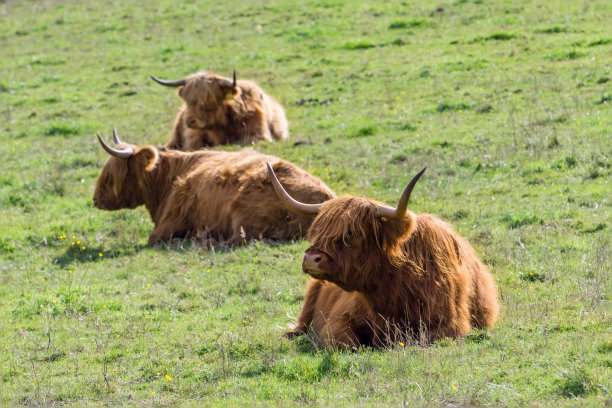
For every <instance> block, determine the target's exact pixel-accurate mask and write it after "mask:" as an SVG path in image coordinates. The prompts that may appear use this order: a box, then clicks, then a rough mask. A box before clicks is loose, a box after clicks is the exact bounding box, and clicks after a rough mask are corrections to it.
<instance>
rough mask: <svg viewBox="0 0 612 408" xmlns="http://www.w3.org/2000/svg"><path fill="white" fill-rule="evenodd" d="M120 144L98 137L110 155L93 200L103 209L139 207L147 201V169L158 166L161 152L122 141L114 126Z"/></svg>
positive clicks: (115, 136)
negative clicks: (145, 191) (114, 146)
mask: <svg viewBox="0 0 612 408" xmlns="http://www.w3.org/2000/svg"><path fill="white" fill-rule="evenodd" d="M113 139H114V141H115V144H116V145H117V148H113V147H110V146H108V145H107V144H106V143H104V141H103V140H102V138H101V137H100V135H98V140H99V141H100V144H101V145H102V147H103V148H104V150H106V151H107V152H108V153H109V154H110V155H111V157H109V158H108V160H107V161H106V164H105V165H104V168H103V169H102V173H101V174H100V177H98V181H97V182H96V191H95V192H94V198H93V203H94V206H95V207H96V208H99V209H101V210H119V209H121V208H136V207H138V206H139V205H141V204H144V200H143V194H142V191H143V189H144V188H146V187H147V179H148V177H146V175H147V173H148V172H150V171H151V170H153V169H154V168H155V165H156V164H157V161H158V159H159V153H158V151H157V149H156V148H154V147H152V146H143V147H137V146H134V145H130V144H127V143H123V142H122V141H121V140H120V139H119V137H118V136H117V131H116V130H115V129H113Z"/></svg>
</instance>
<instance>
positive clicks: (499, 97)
mask: <svg viewBox="0 0 612 408" xmlns="http://www.w3.org/2000/svg"><path fill="white" fill-rule="evenodd" d="M122 3H123V4H119V2H111V1H100V2H83V1H59V0H57V1H43V2H34V1H23V2H21V1H11V0H9V1H7V2H4V3H1V4H0V49H1V50H2V55H3V57H2V58H0V113H1V116H2V119H3V120H2V125H1V126H0V157H2V160H1V161H0V256H1V260H0V268H1V269H0V279H1V281H0V344H3V345H5V346H6V347H4V348H2V349H1V350H0V366H1V369H0V375H2V381H1V383H0V394H1V399H0V401H1V403H2V404H3V405H13V404H15V403H24V404H32V405H39V404H40V405H53V404H55V403H57V404H59V403H65V402H68V403H73V404H76V405H84V404H92V405H99V404H100V403H101V402H102V401H104V402H107V403H109V404H119V403H123V404H128V405H148V404H152V403H160V404H177V403H182V404H184V405H190V404H194V405H199V404H203V403H206V404H211V405H224V404H238V403H247V404H249V405H252V404H254V403H260V404H262V405H270V404H272V405H274V404H277V405H279V406H286V405H292V404H294V405H301V404H311V403H319V404H321V405H332V404H333V405H340V406H354V405H357V404H361V405H379V404H380V405H382V404H396V405H397V404H401V403H407V404H412V405H423V406H432V405H434V406H435V405H451V404H454V405H481V404H483V405H497V406H500V405H502V406H503V405H508V406H524V405H527V404H533V405H536V406H575V405H584V406H590V405H602V404H604V402H605V401H608V402H609V401H610V397H609V388H610V386H611V382H612V381H611V377H612V375H611V371H612V368H611V366H612V356H611V350H612V346H611V343H610V342H611V340H612V339H611V338H610V331H611V324H610V317H609V310H608V309H609V294H610V280H609V274H610V259H609V255H610V242H609V236H610V165H611V158H610V155H611V147H610V146H611V145H612V143H611V139H612V138H611V135H610V130H609V129H610V126H611V124H612V114H611V111H610V105H609V100H610V82H609V81H610V78H611V76H612V72H611V67H612V52H610V50H611V47H612V30H611V29H610V28H609V21H610V20H611V18H612V6H610V4H609V3H608V2H606V1H604V0H598V1H575V2H564V1H546V2H544V1H540V2H538V1H520V2H516V1H503V0H499V1H494V2H489V1H455V2H442V3H440V4H435V3H431V2H415V1H406V2H402V3H394V2H388V3H386V4H377V3H365V4H363V3H362V2H354V3H351V2H332V1H325V0H322V1H316V2H309V3H308V4H303V3H302V2H294V3H289V2H265V3H264V4H258V5H246V4H243V3H241V2H236V4H233V5H228V4H224V5H223V6H222V5H221V3H220V2H203V1H202V2H200V1H189V2H186V3H185V4H183V5H180V6H176V5H171V2H169V1H167V2H166V1H157V2H155V4H151V5H148V6H146V7H145V8H142V7H141V6H138V5H137V2H122ZM225 3H227V2H225ZM438 6H440V7H442V8H443V11H436V10H435V9H436V7H438ZM209 67H210V68H213V69H214V70H215V71H217V72H219V73H225V74H228V75H229V73H231V71H232V70H233V69H236V70H237V72H238V75H239V77H243V78H251V79H254V80H256V81H257V82H258V83H259V84H260V85H261V86H262V87H263V88H264V89H266V90H267V91H268V92H269V93H270V94H272V95H274V96H275V97H276V98H277V99H278V100H279V101H280V102H281V103H283V105H284V106H285V107H286V110H287V114H288V117H289V119H290V121H291V139H290V141H289V142H288V143H284V144H280V143H279V144H260V145H258V146H257V148H258V149H259V150H261V151H265V152H268V153H272V154H276V155H279V156H281V157H283V158H286V159H288V160H291V161H293V162H295V163H297V164H299V165H301V166H302V167H304V168H305V169H307V170H309V171H311V172H313V173H314V174H317V175H319V176H321V177H322V178H323V179H324V180H325V181H326V182H327V183H328V184H329V185H330V186H331V187H332V188H333V189H334V190H336V191H337V192H338V193H341V194H342V193H348V194H355V195H362V196H368V197H373V198H377V199H380V200H383V201H386V202H390V203H392V202H394V201H395V200H396V199H397V196H398V194H399V191H401V189H402V188H403V186H404V184H405V183H406V182H407V181H408V180H409V179H410V178H411V177H412V175H413V174H414V173H415V172H416V171H418V170H419V169H420V168H421V167H422V166H423V165H427V166H428V167H429V170H428V172H427V173H426V175H425V177H424V178H423V179H422V181H420V182H419V186H418V187H417V188H416V190H415V193H414V195H413V197H414V198H413V204H412V205H411V206H412V208H413V209H414V210H415V211H423V212H432V213H436V214H439V215H441V216H442V217H444V218H446V219H449V220H451V221H452V222H453V224H454V225H455V227H456V228H457V230H458V231H460V232H461V233H462V234H464V235H465V236H467V237H468V238H469V239H470V240H471V242H472V243H473V244H474V245H475V246H476V248H477V249H478V251H479V252H480V254H482V257H483V258H484V260H485V261H486V262H487V264H488V265H490V267H491V270H492V272H493V274H494V275H495V277H496V280H497V282H498V284H499V287H500V291H501V294H502V304H503V312H502V318H501V320H500V322H499V325H498V326H497V327H496V328H495V329H493V330H490V331H488V332H482V333H480V332H479V333H474V334H473V335H471V336H468V337H467V338H465V339H461V340H456V341H449V340H444V341H441V342H438V343H437V344H435V345H432V346H430V347H425V348H423V347H413V346H410V347H409V346H405V347H402V346H398V347H396V348H393V349H391V350H381V351H372V350H364V351H362V352H359V353H330V352H326V351H321V350H318V349H317V348H316V347H314V346H312V345H311V344H310V342H309V340H308V339H305V338H302V339H299V340H297V341H293V342H288V341H285V340H279V338H278V337H279V335H280V334H281V333H282V327H283V326H284V325H285V324H286V323H288V322H289V321H291V318H290V317H288V316H287V315H296V314H297V313H299V310H300V307H301V303H302V300H303V287H304V283H305V281H306V279H307V278H306V277H305V276H304V275H303V274H302V273H301V271H300V261H301V256H302V253H303V250H304V249H305V247H306V246H307V243H306V242H304V241H302V242H295V243H278V244H263V243H253V244H250V245H248V246H245V247H243V248H239V249H236V250H234V251H227V250H224V249H223V248H217V249H216V250H215V251H209V250H204V249H200V248H193V247H191V245H189V244H185V245H183V246H179V245H173V246H171V247H169V248H167V247H165V246H160V247H157V248H147V247H145V245H144V244H145V243H146V238H147V236H148V234H149V233H150V231H151V229H152V226H151V223H150V221H149V217H148V214H147V213H146V212H145V211H144V210H142V209H138V210H136V211H121V212H114V213H109V212H101V211H98V210H95V209H93V208H92V205H91V204H92V200H91V196H92V192H93V185H94V182H95V179H96V177H97V174H98V173H99V170H100V168H101V165H102V164H103V162H104V160H105V159H106V154H105V153H104V152H103V151H102V149H100V148H99V146H98V144H97V142H96V141H95V138H94V134H95V133H96V132H100V133H102V134H105V135H108V134H109V133H110V129H111V127H112V126H117V127H118V129H119V132H120V134H121V135H122V136H123V137H124V139H126V140H128V141H131V142H134V143H153V144H158V143H163V142H165V141H167V140H168V139H169V131H170V127H171V123H172V120H173V116H174V114H175V112H176V110H177V109H178V106H180V103H179V100H178V98H177V97H176V95H175V93H174V92H172V91H170V90H168V89H165V88H162V87H160V86H158V85H156V84H154V83H152V81H150V80H149V79H148V75H149V74H154V75H158V76H161V77H166V78H170V79H173V78H178V77H181V76H184V75H186V74H188V73H191V72H193V71H195V70H197V69H202V68H204V69H205V68H209ZM295 141H306V142H310V143H311V144H302V145H298V146H294V145H293V142H295ZM228 148H229V147H228ZM73 235H74V237H75V238H74V239H73V238H72V236H73ZM64 236H66V237H65V238H63V237H64ZM77 241H79V243H78V244H77V243H76V242H77ZM72 242H74V243H75V244H74V245H73V244H72ZM170 378H171V380H170Z"/></svg>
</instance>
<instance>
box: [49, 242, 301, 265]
mask: <svg viewBox="0 0 612 408" xmlns="http://www.w3.org/2000/svg"><path fill="white" fill-rule="evenodd" d="M291 242H295V240H268V239H258V240H255V239H253V240H250V241H245V242H244V243H242V244H241V245H229V244H226V243H223V242H220V241H218V240H214V239H210V238H207V239H202V238H193V237H192V238H174V239H172V240H170V241H164V242H160V243H157V244H155V245H152V246H150V245H147V244H146V243H144V242H143V243H141V244H123V245H122V244H119V245H115V246H113V247H111V248H110V249H103V248H102V247H101V246H86V247H83V246H79V245H74V246H70V247H69V248H67V249H66V250H65V251H64V253H63V254H61V255H60V256H58V257H56V258H55V259H53V263H54V264H57V265H59V266H61V267H66V266H68V265H72V264H75V263H78V264H86V263H91V262H100V261H102V260H104V259H108V258H112V259H116V258H123V257H129V256H132V255H135V254H137V253H139V252H141V251H143V250H151V251H158V252H168V251H171V252H189V251H208V252H210V253H211V254H217V255H218V254H226V253H230V252H232V251H234V250H236V249H238V248H244V247H245V246H249V245H254V244H256V243H260V244H265V245H268V246H272V247H276V246H282V245H284V244H287V243H291Z"/></svg>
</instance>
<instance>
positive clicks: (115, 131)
mask: <svg viewBox="0 0 612 408" xmlns="http://www.w3.org/2000/svg"><path fill="white" fill-rule="evenodd" d="M113 141H114V142H115V144H121V143H123V142H122V141H121V139H119V135H118V134H117V129H116V128H113Z"/></svg>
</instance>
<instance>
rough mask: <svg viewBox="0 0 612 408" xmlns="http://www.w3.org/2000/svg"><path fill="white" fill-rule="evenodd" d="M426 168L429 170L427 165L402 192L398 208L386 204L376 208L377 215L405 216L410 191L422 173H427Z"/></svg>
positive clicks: (397, 217) (398, 217) (399, 217)
mask: <svg viewBox="0 0 612 408" xmlns="http://www.w3.org/2000/svg"><path fill="white" fill-rule="evenodd" d="M425 170H427V167H425V168H424V169H423V170H421V171H420V172H419V173H418V174H417V175H416V176H414V177H413V178H412V180H411V181H410V183H408V185H407V186H406V189H405V190H404V192H403V193H402V197H401V198H400V200H399V202H398V203H397V208H393V207H389V206H386V205H381V206H380V207H378V208H377V209H376V216H377V217H386V218H395V219H401V218H404V215H406V210H407V209H408V200H409V199H410V193H412V189H413V188H414V185H415V184H416V182H417V181H419V177H421V175H423V173H425Z"/></svg>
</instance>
